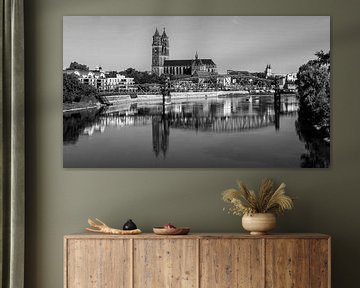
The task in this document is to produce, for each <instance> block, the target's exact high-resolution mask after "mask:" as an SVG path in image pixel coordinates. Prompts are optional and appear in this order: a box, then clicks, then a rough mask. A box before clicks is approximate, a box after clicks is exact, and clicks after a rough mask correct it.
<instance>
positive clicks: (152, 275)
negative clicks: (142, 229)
mask: <svg viewBox="0 0 360 288" xmlns="http://www.w3.org/2000/svg"><path fill="white" fill-rule="evenodd" d="M197 270H198V269H197V240H194V239H139V240H134V287H135V288H162V287H164V288H165V287H166V288H176V287H178V288H184V287H186V288H192V287H194V288H195V287H197V274H198V271H197Z"/></svg>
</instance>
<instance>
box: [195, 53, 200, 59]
mask: <svg viewBox="0 0 360 288" xmlns="http://www.w3.org/2000/svg"><path fill="white" fill-rule="evenodd" d="M198 59H199V55H198V52H197V51H196V53H195V60H198Z"/></svg>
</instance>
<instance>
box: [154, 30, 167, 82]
mask: <svg viewBox="0 0 360 288" xmlns="http://www.w3.org/2000/svg"><path fill="white" fill-rule="evenodd" d="M169 52H170V51H169V38H168V36H167V35H166V32H165V28H164V31H163V33H162V35H161V36H160V34H159V31H158V30H157V28H156V30H155V34H154V35H153V43H152V65H151V71H152V72H153V73H155V74H156V75H159V76H160V75H161V74H163V73H164V62H165V60H167V59H169Z"/></svg>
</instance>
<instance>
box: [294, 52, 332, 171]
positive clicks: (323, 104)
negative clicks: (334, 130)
mask: <svg viewBox="0 0 360 288" xmlns="http://www.w3.org/2000/svg"><path fill="white" fill-rule="evenodd" d="M315 55H316V56H317V59H315V60H310V61H309V62H308V63H306V64H304V65H302V66H301V67H300V68H299V72H298V73H297V80H296V81H295V83H296V85H297V88H298V99H299V112H298V120H297V122H296V131H297V133H298V135H299V138H300V140H301V141H303V142H304V143H305V147H306V150H307V152H306V153H304V154H302V156H301V165H302V167H328V166H329V165H330V52H329V53H324V52H323V51H320V52H317V53H316V54H315Z"/></svg>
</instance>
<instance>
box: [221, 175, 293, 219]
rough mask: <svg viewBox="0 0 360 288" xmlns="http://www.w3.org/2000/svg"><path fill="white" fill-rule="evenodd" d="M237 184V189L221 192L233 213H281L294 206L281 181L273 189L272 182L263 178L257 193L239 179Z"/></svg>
mask: <svg viewBox="0 0 360 288" xmlns="http://www.w3.org/2000/svg"><path fill="white" fill-rule="evenodd" d="M237 184H238V189H235V188H231V189H227V190H225V191H224V192H223V194H222V198H223V200H224V201H225V202H227V203H230V204H231V206H230V208H229V212H230V213H231V214H233V215H239V216H241V215H244V214H246V215H251V214H255V213H274V214H283V213H284V212H285V211H286V210H291V209H293V207H294V199H293V198H291V197H290V196H287V195H285V187H286V185H285V183H281V184H280V186H279V187H278V188H277V189H276V190H273V186H274V182H273V181H272V180H270V179H264V180H263V181H262V182H261V185H260V189H259V193H258V194H256V193H255V192H254V191H252V190H249V189H248V188H247V187H246V185H245V184H244V183H243V182H241V181H237Z"/></svg>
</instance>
